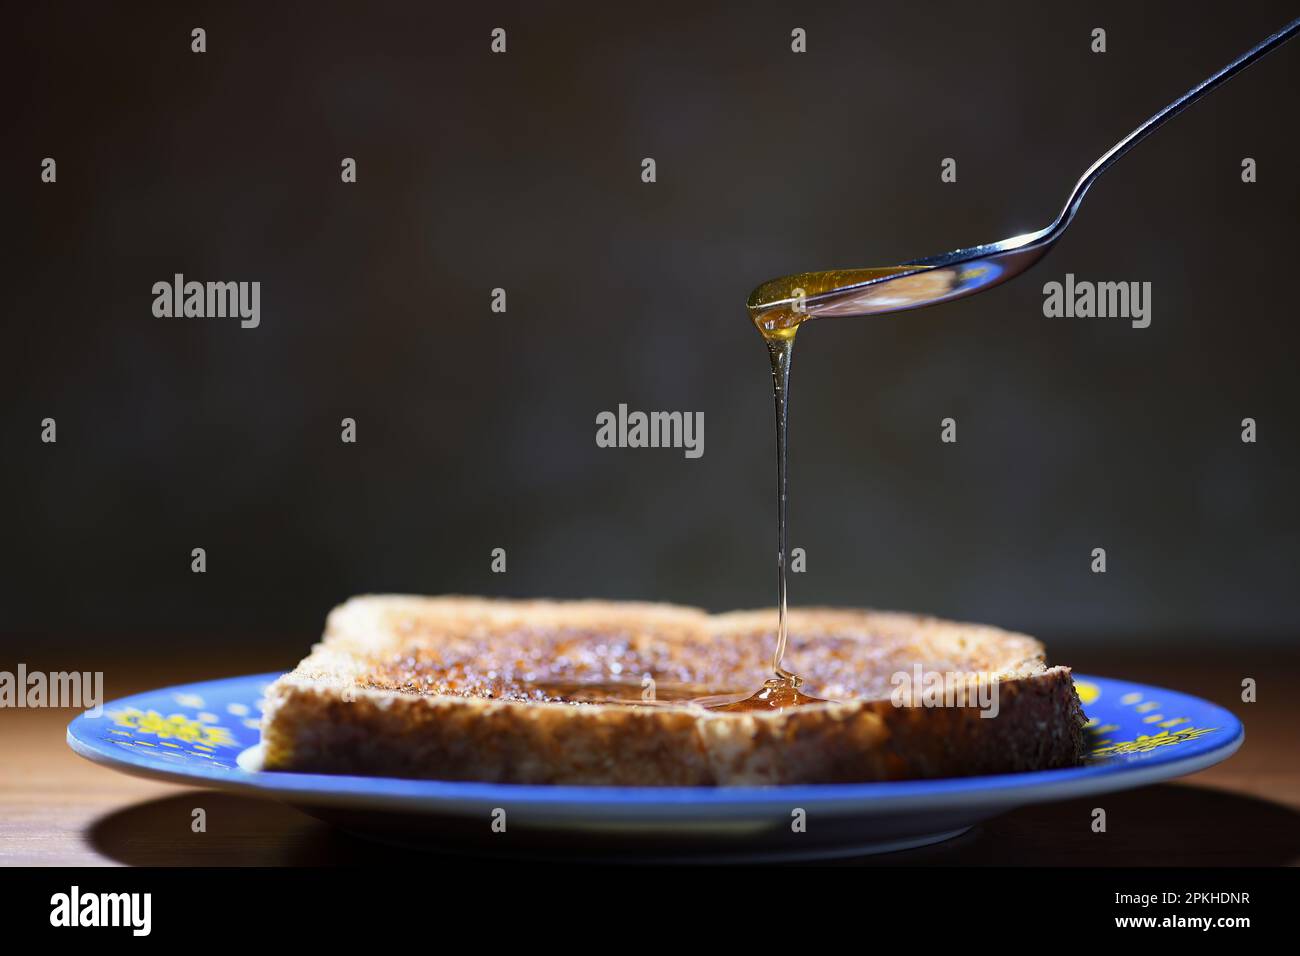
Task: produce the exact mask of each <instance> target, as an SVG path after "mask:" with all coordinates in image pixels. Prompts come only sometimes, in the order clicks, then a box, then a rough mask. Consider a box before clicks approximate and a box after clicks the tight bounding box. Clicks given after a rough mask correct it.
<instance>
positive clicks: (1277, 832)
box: [87, 785, 1300, 866]
mask: <svg viewBox="0 0 1300 956" xmlns="http://www.w3.org/2000/svg"><path fill="white" fill-rule="evenodd" d="M1094 807H1102V808H1104V809H1105V811H1106V816H1107V829H1108V832H1106V833H1094V832H1093V831H1092V828H1091V824H1092V811H1093V808H1094ZM196 808H202V809H203V810H204V812H205V814H206V826H207V830H206V832H203V833H196V832H194V831H193V830H192V828H191V827H192V823H193V820H194V813H193V811H194V810H195V809H196ZM87 837H88V839H89V841H90V843H91V844H92V845H93V846H94V847H95V849H96V850H98V851H99V852H100V853H102V854H104V855H105V856H107V857H109V858H111V859H113V860H116V861H117V862H120V863H125V864H128V865H133V866H339V865H342V866H370V865H384V866H400V865H402V864H410V863H411V862H412V853H411V849H410V848H409V847H398V846H392V845H388V844H382V843H375V842H371V841H369V840H365V839H361V838H357V837H353V836H350V835H349V834H347V833H345V832H343V831H341V830H339V829H336V828H334V827H332V826H329V825H327V824H325V823H322V822H319V821H318V820H315V819H313V818H312V817H309V816H307V815H305V814H303V813H300V812H298V811H297V810H294V809H292V808H290V807H286V806H283V805H281V804H278V803H274V802H271V801H264V800H256V799H252V798H248V797H242V796H233V795H230V794H223V793H217V792H215V791H205V790H194V791H190V792H187V793H183V794H180V795H178V796H174V797H168V798H165V799H162V800H153V801H149V802H147V803H141V804H137V805H135V806H132V807H128V808H126V809H123V810H119V811H117V812H116V813H112V814H109V815H107V816H105V817H102V818H100V819H99V820H98V821H96V822H95V823H94V824H93V825H92V826H91V828H90V830H89V832H88V834H87ZM499 839H501V838H500V837H499V836H484V837H482V838H481V839H480V840H479V841H477V846H478V847H480V848H482V849H493V850H495V849H498V848H499V846H500V844H497V843H495V841H496V840H499ZM488 840H492V841H494V842H493V843H491V844H489V843H488V842H487V841H488ZM475 846H476V844H473V843H471V844H464V843H462V844H461V845H460V846H458V847H448V846H445V845H444V846H443V847H442V849H452V850H454V851H455V852H459V853H465V852H470V853H472V852H473V851H474V849H475ZM758 849H759V850H761V847H760V848H758ZM600 851H601V846H600V845H599V844H597V843H594V842H591V841H585V842H584V841H582V840H578V839H575V838H573V837H569V836H566V837H564V841H563V843H560V844H557V845H556V848H555V850H554V851H553V852H551V853H550V854H549V856H550V858H551V859H557V858H558V859H562V858H564V857H566V856H573V855H575V854H581V855H583V856H585V857H587V858H591V857H595V858H597V859H599V858H600ZM437 852H438V849H437V848H435V849H433V850H425V851H423V852H421V853H420V854H419V855H418V856H417V857H416V858H415V860H416V861H418V862H419V863H420V864H422V865H426V864H427V863H428V862H429V860H430V859H431V858H433V857H435V856H436V855H437ZM1297 859H1300V814H1298V813H1296V812H1295V811H1293V810H1291V809H1289V808H1288V807H1285V806H1282V805H1280V804H1276V803H1270V802H1268V801H1265V800H1259V799H1256V798H1254V797H1245V796H1239V795H1236V794H1232V793H1227V792H1224V791H1220V790H1211V789H1207V788H1203V787H1193V786H1186V785H1162V786H1153V787H1146V788H1144V789H1141V790H1132V791H1127V792H1123V793H1114V794H1108V795H1104V796H1099V797H1093V798H1089V799H1084V800H1071V801H1065V802H1062V803H1053V804H1044V805H1040V806H1033V807H1026V808H1023V809H1020V810H1015V811H1012V812H1011V813H1008V814H1005V815H1003V816H1001V817H998V818H997V819H994V820H991V821H989V822H987V823H985V824H984V825H982V826H980V827H977V828H975V829H973V830H971V831H969V832H968V833H966V834H964V835H963V836H960V837H957V838H956V839H953V840H949V841H947V842H946V843H941V844H937V845H935V846H930V847H922V848H920V849H917V850H907V851H903V852H899V853H888V854H882V855H878V856H869V857H858V858H853V859H846V860H839V861H836V863H837V864H839V865H846V864H847V865H875V866H914V865H927V866H981V865H990V866H1183V865H1188V866H1191V865H1195V866H1280V865H1287V864H1291V863H1293V862H1295V861H1296V860H1297Z"/></svg>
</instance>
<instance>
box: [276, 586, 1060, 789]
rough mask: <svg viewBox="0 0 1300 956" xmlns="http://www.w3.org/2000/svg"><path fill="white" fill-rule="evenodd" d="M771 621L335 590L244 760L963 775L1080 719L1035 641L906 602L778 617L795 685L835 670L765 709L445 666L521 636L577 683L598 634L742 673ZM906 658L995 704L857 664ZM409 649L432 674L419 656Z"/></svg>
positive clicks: (638, 772) (641, 775) (598, 778)
mask: <svg viewBox="0 0 1300 956" xmlns="http://www.w3.org/2000/svg"><path fill="white" fill-rule="evenodd" d="M773 623H774V612H772V611H770V610H767V611H742V612H732V613H730V614H721V615H713V616H710V615H708V614H706V613H705V612H703V611H700V610H697V609H694V608H684V607H677V606H674V605H663V604H637V603H626V602H600V601H581V602H551V601H504V600H487V599H482V598H467V597H442V598H414V597H406V596H367V597H361V598H354V599H352V600H351V601H348V602H347V603H345V604H344V605H342V606H340V607H339V608H336V609H335V610H334V611H333V612H332V613H331V614H330V617H329V621H328V623H327V626H326V632H325V636H324V638H323V640H322V642H321V643H320V644H318V645H316V647H315V648H314V649H313V652H312V654H311V655H310V656H309V657H308V658H306V659H305V660H304V661H303V662H302V663H301V664H300V665H299V666H298V667H297V668H296V669H295V670H294V671H293V672H292V673H290V674H287V675H285V676H284V677H282V678H280V679H279V680H277V681H276V682H275V683H274V684H272V685H271V687H270V688H269V689H268V692H267V698H266V702H265V705H264V715H263V725H262V739H263V745H264V766H265V768H266V769H267V770H278V771H296V772H311V773H334V774H366V775H380V776H395V777H411V778H425V779H446V780H480V781H490V782H500V783H529V784H585V785H619V786H737V785H773V784H795V783H839V782H853V781H877V780H903V779H912V778H933V777H948V776H968V775H973V774H991V773H1005V772H1014V771H1023V770H1036V769H1047V768H1052V767H1064V766H1071V765H1074V764H1077V763H1078V762H1079V761H1080V759H1081V755H1082V752H1083V725H1084V720H1085V718H1084V715H1083V711H1082V707H1081V705H1080V703H1079V699H1078V696H1077V695H1076V694H1075V691H1074V685H1073V682H1072V680H1071V677H1070V671H1069V669H1068V668H1064V667H1055V668H1047V667H1046V666H1045V664H1044V659H1043V648H1042V645H1041V644H1040V643H1039V642H1038V641H1036V640H1034V639H1033V638H1031V637H1028V636H1026V635H1023V634H1014V633H1010V632H1007V631H1002V630H999V629H997V628H990V627H984V626H979V625H967V624H956V623H952V622H947V621H940V620H937V619H934V618H924V617H917V616H914V615H905V614H892V613H886V612H873V611H863V610H845V609H829V608H812V609H803V610H799V611H796V612H793V613H792V614H791V620H790V625H791V635H792V650H793V651H795V652H796V653H795V655H794V660H793V664H794V667H795V669H796V670H797V671H799V672H800V673H805V676H807V675H808V673H815V674H817V675H820V678H821V681H820V683H821V686H820V687H819V686H811V687H810V689H811V690H812V692H813V693H814V694H816V693H818V691H819V690H825V688H827V687H830V689H831V690H832V691H834V690H835V689H836V682H838V684H839V685H840V689H841V691H843V690H844V689H848V690H850V691H851V694H847V695H843V696H840V695H835V696H836V702H827V703H819V704H809V705H803V706H799V707H794V708H789V709H786V710H782V711H776V712H758V713H725V712H724V713H719V712H716V711H708V710H704V709H703V708H701V707H699V706H697V705H694V704H691V703H688V702H685V701H683V702H680V703H660V704H658V705H656V706H630V705H628V704H625V703H573V702H565V701H563V700H553V699H516V698H513V697H511V696H510V695H511V694H517V693H520V692H519V691H517V690H516V689H514V687H513V685H509V686H507V685H505V684H502V683H501V682H500V678H499V676H493V677H491V678H490V679H489V678H486V677H483V678H479V677H475V678H474V679H472V680H471V679H464V680H461V679H460V678H457V679H458V680H461V682H460V683H454V682H452V683H449V680H451V679H450V678H448V677H447V675H448V674H453V675H457V674H461V673H462V672H464V671H465V670H467V669H470V668H469V666H468V665H465V664H463V663H462V662H463V661H466V660H468V661H471V662H472V661H473V660H474V659H475V656H474V655H478V656H485V657H488V658H489V659H490V662H491V663H492V666H493V667H494V669H493V670H492V671H490V672H489V673H492V674H494V675H496V674H497V673H498V670H501V671H504V670H506V669H507V668H508V667H509V666H510V665H509V663H508V662H507V663H501V662H500V661H498V660H497V658H498V657H499V656H500V653H505V654H506V655H507V656H509V655H512V654H517V653H522V652H521V651H518V650H515V649H510V650H508V651H502V652H498V649H499V648H501V647H503V646H505V647H509V648H513V644H512V642H515V643H517V644H518V645H519V646H520V647H524V648H527V647H531V646H533V645H534V644H536V643H539V642H540V643H541V644H543V645H546V646H548V647H552V646H553V648H554V649H558V652H560V656H561V657H564V658H575V657H579V656H581V655H584V654H590V655H595V656H594V657H593V658H592V660H593V663H592V664H591V666H590V667H589V668H588V669H587V670H585V671H582V675H581V676H584V677H586V676H590V674H592V673H604V670H600V669H601V668H604V669H606V670H607V669H609V668H611V667H613V666H614V665H613V664H612V663H611V660H613V659H614V658H613V657H611V656H610V655H609V654H608V648H609V647H611V646H615V645H616V646H617V647H618V648H619V649H620V654H622V656H621V657H618V658H617V660H618V661H631V662H633V663H634V664H635V665H636V666H637V667H639V668H642V669H645V670H648V671H649V672H650V673H652V674H653V676H654V677H655V679H656V680H658V679H661V675H663V677H664V678H665V679H666V678H674V679H680V678H686V679H692V678H697V677H698V678H700V681H699V683H701V684H702V685H710V686H712V684H714V683H716V682H717V681H718V680H722V679H726V680H729V681H731V682H732V683H735V682H737V681H740V682H743V681H745V680H749V679H751V678H750V673H749V671H748V670H747V668H751V667H754V668H756V672H757V673H760V674H761V671H762V667H761V661H762V660H763V659H764V658H763V650H764V647H763V641H764V640H765V639H766V638H768V637H770V632H771V631H772V629H773ZM557 634H558V635H560V636H559V637H557V636H556V635H557ZM548 641H549V642H551V644H550V645H547V643H546V642H548ZM556 641H561V642H562V643H555V642H556ZM485 648H487V649H488V650H484V649H485ZM597 649H599V650H601V651H602V653H605V655H606V656H604V657H601V656H600V655H596V654H595V652H596V650H597ZM458 654H459V655H461V656H459V657H458V656H457V655H458ZM494 655H496V656H494ZM909 659H910V660H911V661H915V662H916V663H917V664H921V665H923V666H924V667H926V668H927V669H928V670H930V671H936V670H944V669H945V667H946V668H947V669H949V670H952V671H962V672H974V671H978V672H983V673H984V675H985V676H984V677H982V678H979V681H982V682H984V683H995V684H996V691H997V701H998V713H997V716H995V717H983V716H981V712H980V710H979V709H978V708H976V707H972V706H895V703H894V702H893V701H891V700H890V699H889V696H888V688H889V684H888V681H889V678H890V676H891V674H890V673H873V672H872V668H883V669H885V670H888V669H889V668H894V669H897V668H898V667H899V666H900V664H906V663H908V662H909ZM428 661H433V662H435V663H436V665H437V668H435V669H434V670H432V671H425V670H422V669H421V668H422V666H423V665H424V664H425V663H426V662H428ZM647 662H648V663H647ZM539 666H542V665H539ZM435 680H436V681H437V682H438V683H436V684H433V683H429V682H431V681H435ZM475 681H477V683H476V682H475ZM494 681H495V683H493V682H494ZM810 683H811V682H810ZM757 686H758V682H757V681H755V682H753V683H752V684H750V685H748V686H747V687H746V688H745V689H749V690H752V689H756V688H757ZM429 687H433V688H434V689H435V691H438V690H440V691H442V692H429V690H428V689H427V688H429ZM503 688H504V689H503ZM882 689H883V692H881V690H882Z"/></svg>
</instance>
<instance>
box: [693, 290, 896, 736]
mask: <svg viewBox="0 0 1300 956" xmlns="http://www.w3.org/2000/svg"><path fill="white" fill-rule="evenodd" d="M915 271H917V267H916V266H886V267H884V268H875V269H840V270H835V271H830V272H801V273H799V274H797V275H790V276H785V277H783V278H780V279H773V280H771V281H770V282H765V283H763V284H762V285H760V286H759V287H758V288H757V289H755V290H754V291H753V292H752V293H750V296H749V303H748V305H749V317H750V320H751V321H752V322H753V323H754V327H755V328H756V329H758V331H759V332H760V333H761V334H762V336H763V341H764V342H766V343H767V351H768V355H769V356H770V357H771V360H772V394H773V396H774V397H775V399H776V537H777V563H776V569H777V585H776V587H777V592H776V594H777V624H776V651H775V653H773V655H772V672H773V674H774V675H775V676H773V677H771V678H769V679H768V680H767V681H765V682H764V684H763V686H762V687H760V688H759V690H758V692H757V693H755V694H752V695H750V696H748V697H746V696H744V695H717V696H714V697H710V698H700V699H699V700H697V703H700V704H703V705H704V706H706V707H708V708H709V709H711V710H722V711H754V710H784V709H785V708H787V707H796V706H799V705H801V704H814V703H821V702H822V701H821V700H820V698H817V697H811V696H809V695H807V694H804V693H802V692H801V691H800V690H799V687H800V685H801V684H802V683H803V680H802V679H801V678H800V677H798V676H797V675H796V674H794V673H793V672H792V671H788V670H786V669H785V650H786V644H787V643H788V641H789V625H788V622H787V617H788V614H789V592H788V590H787V582H788V577H787V575H788V572H789V568H788V565H789V562H790V549H789V536H788V530H787V525H786V510H787V509H786V502H787V499H788V497H789V486H788V482H787V475H786V458H787V451H788V446H787V436H788V433H789V428H788V426H789V411H790V401H789V399H790V360H791V358H792V357H793V355H794V337H795V333H796V332H798V331H799V326H800V325H802V324H803V323H804V322H806V321H808V319H810V318H812V316H811V315H810V314H809V313H808V311H807V309H806V300H807V299H808V298H810V297H812V296H816V295H820V294H822V293H826V292H831V291H836V290H839V289H843V288H845V287H846V286H853V285H856V284H861V283H870V282H873V281H875V280H877V279H883V278H888V277H890V276H895V275H898V274H899V273H903V272H915ZM868 288H870V287H868Z"/></svg>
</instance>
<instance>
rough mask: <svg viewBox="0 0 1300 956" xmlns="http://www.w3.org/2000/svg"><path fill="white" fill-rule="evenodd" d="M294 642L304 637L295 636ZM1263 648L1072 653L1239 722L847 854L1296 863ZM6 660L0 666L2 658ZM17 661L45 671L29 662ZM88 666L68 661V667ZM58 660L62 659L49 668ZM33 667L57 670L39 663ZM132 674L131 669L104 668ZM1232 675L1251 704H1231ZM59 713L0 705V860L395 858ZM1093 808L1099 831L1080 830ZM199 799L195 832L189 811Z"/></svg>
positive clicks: (1054, 861)
mask: <svg viewBox="0 0 1300 956" xmlns="http://www.w3.org/2000/svg"><path fill="white" fill-rule="evenodd" d="M307 643H309V642H304V643H303V646H306V644H307ZM1293 657H1294V655H1280V654H1279V653H1278V652H1277V651H1276V650H1273V651H1270V652H1264V651H1261V652H1260V653H1259V654H1247V655H1237V656H1234V657H1233V658H1226V657H1222V658H1210V657H1209V656H1208V655H1198V654H1193V653H1184V654H1182V655H1180V657H1179V659H1178V660H1177V661H1173V660H1171V659H1170V658H1169V657H1162V658H1161V659H1158V660H1156V659H1152V658H1150V657H1147V658H1142V657H1125V656H1119V655H1115V654H1112V653H1107V654H1105V655H1102V654H1100V653H1098V654H1095V655H1089V654H1087V653H1083V652H1076V653H1072V654H1071V655H1070V656H1069V659H1070V660H1071V661H1073V662H1075V664H1076V666H1077V668H1078V669H1079V670H1080V671H1083V672H1089V673H1096V674H1103V675H1113V676H1122V677H1125V678H1129V679H1133V680H1137V681H1147V682H1150V683H1154V684H1160V685H1163V686H1168V687H1174V688H1177V689H1179V690H1183V691H1187V692H1188V693H1192V694H1196V695H1198V696H1201V697H1205V698H1208V699H1210V700H1213V701H1215V702H1217V703H1219V704H1222V705H1224V706H1226V707H1228V708H1229V709H1230V710H1232V711H1233V712H1234V713H1236V714H1237V715H1238V716H1240V717H1241V718H1242V720H1243V721H1244V722H1245V724H1246V742H1245V744H1244V745H1243V746H1242V749H1241V750H1240V751H1238V753H1237V754H1236V755H1235V756H1233V757H1232V758H1231V759H1230V760H1228V761H1227V762H1226V763H1224V764H1221V765H1219V766H1217V767H1213V768H1211V769H1209V770H1206V771H1203V772H1201V773H1198V774H1196V775H1194V776H1192V777H1188V778H1185V779H1183V780H1180V781H1178V782H1177V783H1172V784H1163V785H1157V786H1151V787H1146V788H1143V789H1140V790H1134V791H1129V792H1125V793H1118V794H1109V795H1105V796H1102V797H1092V798H1088V799H1085V800H1075V801H1067V802H1063V803H1055V804H1047V805H1041V806H1035V807H1028V808H1025V809H1022V810H1017V811H1014V812H1011V813H1008V814H1006V815H1004V816H1002V817H999V818H997V819H995V820H993V821H990V822H989V823H987V824H985V825H983V826H981V827H978V828H976V829H975V830H973V831H971V832H970V833H968V834H966V835H965V836H963V837H960V838H958V839H956V840H952V841H949V842H948V843H944V844H941V845H939V846H933V847H927V848H923V849H919V850H913V851H908V852H904V853H894V854H889V855H886V856H881V857H872V858H868V859H865V860H859V861H854V862H860V863H869V864H873V865H886V866H895V865H909V864H917V863H936V864H946V865H979V864H995V865H1076V866H1091V865H1119V866H1124V865H1156V866H1161V865H1211V866H1213V865H1256V866H1258V865H1265V866H1273V865H1292V864H1295V863H1296V862H1297V861H1300V812H1297V811H1300V769H1298V768H1297V727H1298V726H1300V700H1297V696H1296V694H1295V692H1294V688H1295V686H1296V679H1297V678H1300V667H1298V666H1297V665H1296V662H1295V661H1294V659H1293ZM289 663H290V662H289V661H287V660H284V659H276V658H269V657H267V656H266V655H263V656H261V657H260V658H259V657H252V658H245V659H240V660H238V661H233V662H231V664H230V666H229V667H228V669H227V670H228V672H229V673H251V672H257V671H267V670H275V669H277V668H278V667H283V666H286V665H288V664H289ZM5 666H6V667H9V668H12V665H5ZM28 666H29V667H30V668H32V669H45V668H46V665H44V664H42V663H41V662H38V661H31V660H29V661H28ZM87 666H88V665H87V664H85V663H82V664H81V665H80V667H81V668H86V667H87ZM63 667H64V668H67V667H69V665H66V664H65V665H63ZM48 669H50V670H57V669H62V668H60V667H58V666H56V665H54V664H50V665H48ZM107 671H108V677H107V678H106V680H107V681H108V687H107V693H108V695H109V696H110V697H120V696H123V695H125V694H127V693H134V692H136V691H140V690H146V689H149V688H150V687H157V686H162V685H166V684H172V683H181V682H184V681H190V680H201V679H205V678H210V677H218V676H223V675H222V674H214V673H212V671H211V669H210V666H207V667H205V669H200V666H199V665H197V664H195V663H193V662H192V661H191V662H187V661H184V660H178V661H176V662H174V663H172V664H168V665H165V666H159V665H158V664H157V662H154V663H153V664H151V665H150V666H149V667H148V668H140V667H134V668H131V667H124V666H123V665H122V664H121V662H120V661H119V662H116V663H114V664H113V665H110V667H109V668H108V669H107ZM120 674H131V675H133V676H132V678H131V679H130V680H126V681H118V680H114V677H115V676H116V675H120ZM1243 676H1251V677H1255V678H1256V679H1257V680H1258V681H1259V701H1258V702H1257V703H1254V704H1243V703H1241V701H1240V699H1239V689H1238V688H1239V685H1240V680H1241V678H1242V677H1243ZM71 716H72V714H71V713H70V712H68V711H55V710H4V711H0V740H3V757H2V758H0V761H2V763H0V766H2V767H3V770H2V771H0V773H2V774H3V777H2V778H0V864H3V865H38V866H39V865H79V866H100V865H109V866H111V865H123V864H124V865H163V866H166V865H178V866H195V865H200V866H204V865H207V866H247V865H254V866H284V865H299V864H326V865H331V864H365V865H371V864H379V863H390V862H396V863H406V864H409V862H410V859H411V855H410V852H409V851H399V850H393V849H389V848H386V847H383V846H380V845H376V844H371V843H368V842H364V841H361V840H358V839H355V838H352V837H349V836H346V835H344V834H342V833H340V832H337V831H335V830H333V829H331V828H330V827H328V826H326V825H325V824H322V823H319V822H317V821H315V820H313V819H311V818H309V817H307V816H305V815H303V814H301V813H299V812H298V811H296V810H293V809H290V808H288V807H284V806H281V805H279V804H276V803H272V802H267V801H260V800H255V799H250V798H247V797H239V796H231V795H226V794H220V793H214V792H211V791H204V790H197V789H192V788H188V787H180V786H173V785H169V784H164V783H155V782H152V781H147V780H141V779H136V778H133V777H128V776H125V775H123V774H120V773H114V772H113V771H111V770H108V769H106V768H104V767H99V766H95V765H94V764H91V763H90V762H88V761H86V760H83V759H81V758H80V757H77V756H76V755H74V754H73V753H72V752H71V751H70V750H69V749H68V748H67V745H66V744H65V742H64V728H65V726H66V725H67V722H68V720H70V719H71ZM1097 805H1101V806H1104V807H1105V808H1106V811H1107V815H1108V822H1109V828H1108V833H1106V834H1096V833H1093V832H1092V830H1091V829H1090V826H1089V823H1090V821H1091V816H1090V814H1091V811H1092V808H1093V807H1094V806H1097ZM199 806H201V807H203V808H205V809H206V811H207V815H208V821H209V825H208V832H207V833H206V834H204V836H203V838H202V839H196V838H195V837H194V835H193V834H192V833H191V832H190V813H191V810H192V809H193V808H194V807H199Z"/></svg>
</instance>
